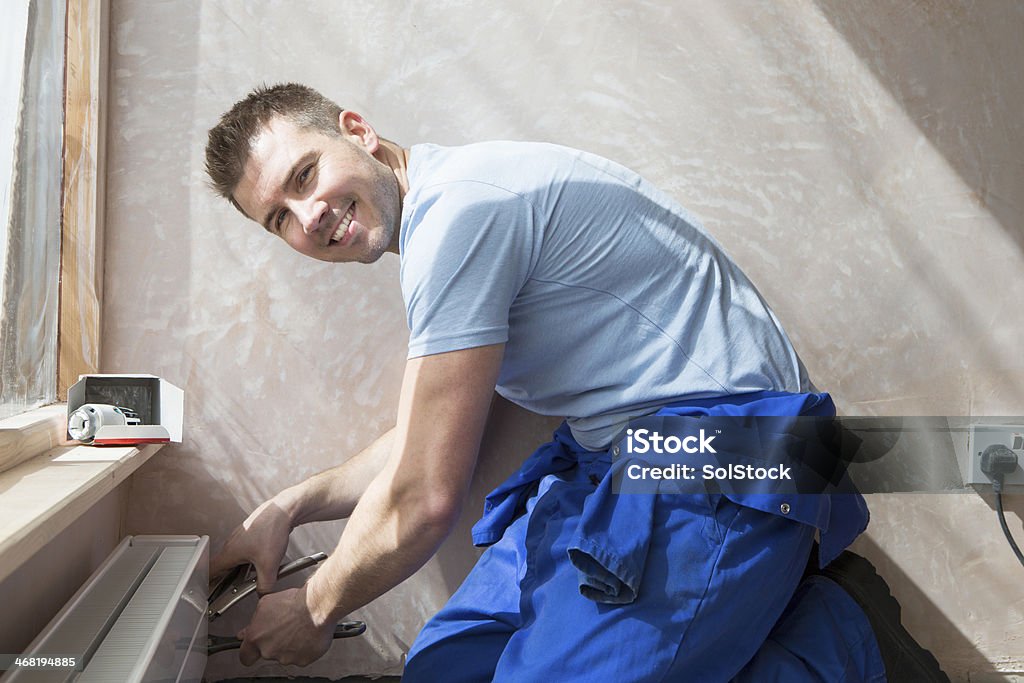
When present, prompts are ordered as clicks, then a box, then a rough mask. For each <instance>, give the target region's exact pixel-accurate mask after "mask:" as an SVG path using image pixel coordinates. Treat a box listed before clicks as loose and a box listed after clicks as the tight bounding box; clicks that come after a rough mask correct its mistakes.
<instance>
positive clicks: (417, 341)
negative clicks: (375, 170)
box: [401, 181, 540, 358]
mask: <svg viewBox="0 0 1024 683" xmlns="http://www.w3.org/2000/svg"><path fill="white" fill-rule="evenodd" d="M406 230H407V235H406V238H405V240H404V242H403V251H402V266H401V279H402V296H403V298H404V299H405V307H406V314H407V317H408V323H409V333H410V334H409V356H408V357H409V358H417V357H420V356H429V355H432V354H436V353H445V352H447V351H456V350H460V349H468V348H474V347H477V346H486V345H488V344H499V343H503V342H507V341H508V330H509V324H508V321H509V310H510V309H511V306H512V302H513V300H514V299H515V297H516V295H517V294H518V293H519V291H520V289H522V287H523V284H524V283H525V282H526V280H527V278H528V277H529V273H530V271H531V268H532V266H533V263H534V247H535V245H537V244H539V241H540V240H539V237H538V235H537V234H536V231H537V230H538V221H537V220H536V215H535V211H534V209H533V206H532V205H531V204H530V202H528V201H527V200H526V199H525V198H524V197H522V196H520V195H518V194H515V193H513V192H510V191H508V190H505V189H503V188H500V187H496V186H494V185H490V184H487V183H481V182H476V181H458V182H452V183H444V184H440V185H436V186H432V187H430V188H425V189H424V190H421V191H420V193H419V194H418V196H417V199H416V202H415V205H414V206H413V207H412V209H411V212H410V214H409V219H408V223H407V227H406Z"/></svg>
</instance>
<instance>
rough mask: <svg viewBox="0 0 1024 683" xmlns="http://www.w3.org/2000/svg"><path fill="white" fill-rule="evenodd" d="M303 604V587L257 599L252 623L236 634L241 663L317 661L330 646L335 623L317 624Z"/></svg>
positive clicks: (306, 662)
mask: <svg viewBox="0 0 1024 683" xmlns="http://www.w3.org/2000/svg"><path fill="white" fill-rule="evenodd" d="M307 602H308V599H307V593H306V588H305V586H303V587H302V588H290V589H288V590H284V591H281V592H279V593H270V594H269V595H264V596H263V597H262V598H260V601H259V604H258V605H257V606H256V613H255V614H254V615H253V617H252V621H251V622H249V625H248V626H246V627H245V628H244V629H242V631H240V632H239V634H238V638H239V639H240V640H241V641H242V647H241V649H240V650H239V652H238V658H239V660H241V662H242V664H244V665H245V666H251V665H253V664H255V663H256V661H257V660H258V659H260V658H262V659H272V660H274V661H277V662H280V663H281V664H297V665H299V666H305V665H306V664H310V663H312V662H315V661H316V660H318V659H320V657H322V656H323V655H324V653H326V652H327V650H328V649H329V648H330V647H331V641H332V639H333V637H334V627H335V624H333V623H326V624H324V625H317V624H316V623H315V622H314V620H313V617H312V616H311V614H310V612H311V609H310V605H308V604H307Z"/></svg>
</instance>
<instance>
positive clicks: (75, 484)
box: [0, 444, 163, 581]
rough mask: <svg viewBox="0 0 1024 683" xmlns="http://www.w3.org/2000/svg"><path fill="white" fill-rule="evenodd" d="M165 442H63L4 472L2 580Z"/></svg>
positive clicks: (0, 482)
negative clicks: (101, 444)
mask: <svg viewBox="0 0 1024 683" xmlns="http://www.w3.org/2000/svg"><path fill="white" fill-rule="evenodd" d="M161 448H163V444H154V445H149V446H142V447H138V448H137V447H134V446H116V447H98V446H64V447H59V448H52V449H50V450H48V451H46V452H45V453H43V454H42V455H38V456H37V457H34V458H31V459H29V460H26V461H25V462H22V463H21V464H19V465H17V466H15V467H13V468H11V469H9V470H7V471H5V472H2V473H0V581H3V579H5V578H6V577H8V576H9V575H10V574H11V572H13V571H14V570H15V569H17V568H18V567H19V566H21V564H22V563H24V562H25V561H26V560H28V559H29V558H30V557H32V556H33V555H34V554H35V553H36V552H38V551H39V550H40V549H41V548H43V546H45V545H46V544H47V543H48V542H49V541H50V540H52V539H53V538H54V537H55V536H56V535H57V534H59V533H60V532H61V531H63V530H64V529H66V528H67V527H68V526H69V525H70V524H71V523H72V522H74V521H75V520H76V519H78V517H79V516H81V515H82V514H83V513H84V512H86V511H87V510H88V509H89V508H90V507H92V505H93V504H95V503H96V502H98V501H99V500H100V499H101V498H102V497H103V496H105V495H106V494H108V493H110V492H111V491H113V490H114V489H115V488H116V487H117V486H118V484H120V483H121V482H123V481H124V480H125V479H127V478H128V476H129V475H131V473H132V472H134V471H135V470H136V469H138V468H139V466H140V465H142V464H143V463H144V462H146V461H147V460H149V458H150V457H152V455H153V454H154V453H156V452H157V451H158V450H160V449H161ZM54 561H57V562H59V561H60V558H54Z"/></svg>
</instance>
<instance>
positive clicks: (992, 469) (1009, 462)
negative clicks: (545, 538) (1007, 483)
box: [981, 444, 1024, 565]
mask: <svg viewBox="0 0 1024 683" xmlns="http://www.w3.org/2000/svg"><path fill="white" fill-rule="evenodd" d="M1016 469H1017V454H1016V453H1014V452H1013V451H1012V450H1010V449H1009V448H1007V447H1006V446H1003V445H1000V444H996V445H993V446H989V447H988V448H986V449H985V452H984V453H982V454H981V471H982V472H984V473H985V474H986V475H988V478H989V479H991V480H992V492H993V493H995V494H996V512H997V514H998V515H999V526H1001V527H1002V528H1003V534H1005V535H1006V540H1007V542H1008V543H1009V544H1010V547H1011V548H1012V549H1013V553H1014V554H1015V555H1016V556H1017V559H1018V560H1020V563H1021V564H1022V565H1024V553H1021V551H1020V548H1018V547H1017V544H1016V543H1015V542H1014V540H1013V536H1012V535H1011V534H1010V527H1008V526H1007V525H1006V515H1005V514H1004V513H1003V477H1004V476H1005V475H1007V474H1010V473H1011V472H1013V471H1014V470H1016Z"/></svg>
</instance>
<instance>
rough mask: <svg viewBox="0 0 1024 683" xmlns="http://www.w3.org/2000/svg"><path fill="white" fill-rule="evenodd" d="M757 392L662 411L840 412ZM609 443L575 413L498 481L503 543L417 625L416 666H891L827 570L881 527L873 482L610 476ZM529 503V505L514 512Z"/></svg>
mask: <svg viewBox="0 0 1024 683" xmlns="http://www.w3.org/2000/svg"><path fill="white" fill-rule="evenodd" d="M834 411H835V409H834V406H833V404H832V401H831V398H829V396H828V395H827V394H786V393H779V392H757V393H752V394H744V395H738V396H730V397H723V398H717V399H705V400H692V401H685V402H679V403H674V404H672V405H670V406H667V407H665V408H663V409H662V410H661V411H659V413H658V414H659V415H680V416H700V415H712V416H724V415H735V416H744V415H765V416H768V415H779V416H784V415H816V416H829V415H833V414H834ZM611 470H612V455H611V449H609V451H607V452H594V451H588V450H586V449H584V448H583V447H581V446H580V445H579V444H578V443H577V442H576V441H575V440H574V439H573V438H572V435H571V433H570V431H569V429H568V428H567V426H566V425H565V424H563V425H562V426H561V427H560V428H559V429H558V430H557V431H556V432H555V434H554V439H553V440H552V441H551V442H549V443H547V444H544V445H543V446H541V447H540V448H538V449H537V451H536V452H534V453H533V455H532V456H530V458H528V459H527V460H526V462H525V463H524V464H523V465H522V467H521V468H520V469H519V470H518V471H517V472H516V473H515V474H513V475H512V476H511V477H510V478H509V479H508V480H507V481H506V482H504V483H503V484H502V485H501V486H499V487H498V488H497V489H495V490H494V491H493V492H492V493H491V494H490V495H488V496H487V499H486V503H485V508H484V517H483V518H482V519H481V520H480V522H478V523H477V525H476V526H475V527H474V528H473V540H474V543H476V544H478V545H490V547H489V548H488V549H487V550H486V551H485V552H484V554H483V555H482V556H481V558H480V560H479V561H478V562H477V564H476V566H475V567H474V568H473V570H472V571H471V572H470V574H469V576H468V577H467V578H466V580H465V582H464V583H463V584H462V586H461V587H460V588H459V589H458V591H456V593H455V594H454V595H453V596H452V598H451V599H450V600H449V601H448V603H447V604H446V605H445V606H444V607H443V608H442V609H441V611H440V612H438V614H437V615H435V616H434V617H433V618H432V619H431V620H430V621H429V622H428V623H427V624H426V626H424V628H423V630H422V631H421V632H420V634H419V636H418V638H417V639H416V642H415V643H414V644H413V646H412V649H411V651H410V653H409V657H408V660H407V663H406V669H405V673H404V675H403V681H406V682H407V683H410V682H411V683H416V682H418V681H429V682H434V681H445V682H452V683H457V682H461V681H466V682H471V681H472V682H477V681H481V682H482V681H490V680H495V681H588V682H589V681H614V682H620V681H623V682H625V681H698V682H700V683H713V682H715V681H730V680H737V681H751V682H753V681H759V682H760V681H801V682H802V681H845V682H847V683H853V682H855V681H871V682H876V681H885V673H884V667H883V665H882V661H881V656H880V653H879V651H878V646H877V644H876V642H875V639H874V635H873V633H872V631H871V627H870V625H869V624H868V621H867V618H866V616H865V615H864V613H863V611H862V610H861V609H860V608H859V606H858V605H857V604H856V603H855V602H854V601H853V600H852V599H851V598H850V597H849V596H848V595H847V594H846V593H845V591H843V590H842V589H841V588H839V586H837V585H836V584H834V583H832V582H831V581H829V580H828V579H826V578H824V577H822V576H811V577H809V578H808V579H807V580H805V581H803V582H802V583H801V576H802V574H803V571H804V569H805V566H806V563H807V559H808V556H809V553H810V548H811V545H812V542H813V538H814V534H815V531H817V532H818V534H819V540H820V549H819V554H820V558H821V559H820V561H821V563H822V565H824V564H827V563H828V562H829V561H831V559H833V558H834V557H835V556H836V555H838V554H839V553H840V552H841V551H842V550H843V549H844V548H845V547H846V546H847V545H848V544H849V543H850V542H851V541H852V540H853V539H854V538H855V537H856V536H857V535H858V534H860V533H861V531H863V530H864V528H865V527H866V526H867V521H868V514H867V508H866V506H865V504H864V501H863V499H862V498H861V497H860V495H859V494H842V495H815V494H802V495H797V494H793V495H788V496H783V495H781V494H773V495H768V494H743V495H740V494H718V493H700V494H696V493H695V494H683V493H658V494H650V495H618V494H614V493H612V492H611V480H612V476H611ZM517 515H518V516H517Z"/></svg>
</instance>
